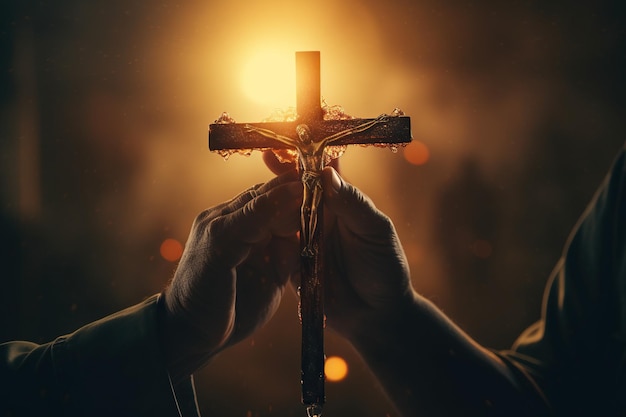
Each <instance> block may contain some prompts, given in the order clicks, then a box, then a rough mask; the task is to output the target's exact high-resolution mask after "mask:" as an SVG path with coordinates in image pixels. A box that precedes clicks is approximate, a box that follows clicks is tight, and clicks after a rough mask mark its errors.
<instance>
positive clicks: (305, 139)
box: [209, 51, 411, 417]
mask: <svg viewBox="0 0 626 417" xmlns="http://www.w3.org/2000/svg"><path fill="white" fill-rule="evenodd" d="M296 112H297V119H296V120H295V121H293V122H266V123H245V124H240V123H234V122H232V120H230V121H227V122H224V120H221V121H220V122H219V123H217V122H216V123H214V124H211V125H210V126H209V149H211V150H213V151H221V152H225V151H226V152H229V151H237V150H244V149H245V150H251V149H291V150H295V151H296V152H297V155H298V168H299V171H300V174H301V179H302V184H303V187H304V193H303V201H302V208H301V213H300V220H301V226H300V227H301V230H300V248H301V255H300V265H301V266H300V288H299V294H300V305H299V309H300V317H301V323H302V375H301V376H302V379H301V383H302V403H303V404H304V405H305V406H306V408H307V413H308V415H309V417H313V416H315V417H319V416H320V415H321V413H322V406H323V404H324V402H325V394H324V298H323V295H324V288H323V282H324V255H325V254H324V250H323V236H322V233H323V227H322V225H323V218H322V215H323V210H322V209H321V208H322V204H323V202H322V184H321V178H320V174H321V171H322V169H323V168H324V166H325V165H326V164H327V162H328V161H329V160H330V158H329V157H328V156H327V154H326V151H327V150H328V147H330V146H344V145H351V144H363V145H366V144H371V145H387V146H389V145H391V146H397V145H398V144H403V143H407V142H410V141H411V121H410V118H409V117H405V116H403V115H402V113H401V112H397V111H394V113H393V114H392V115H387V114H382V115H380V116H379V117H377V118H375V119H342V120H327V119H326V118H325V117H324V111H323V109H322V106H321V95H320V53H319V52H318V51H314V52H296Z"/></svg>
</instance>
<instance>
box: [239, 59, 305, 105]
mask: <svg viewBox="0 0 626 417" xmlns="http://www.w3.org/2000/svg"><path fill="white" fill-rule="evenodd" d="M241 87H242V89H243V92H244V93H245V94H246V96H248V98H250V99H251V100H253V101H255V102H256V103H259V104H263V105H264V106H267V107H268V108H270V109H271V108H287V107H290V106H291V107H293V106H295V104H296V74H295V55H294V52H293V51H292V50H289V49H285V50H279V49H271V48H260V49H257V50H255V51H254V52H253V53H252V54H251V55H250V56H249V57H248V58H247V61H246V62H245V63H244V66H243V69H242V71H241Z"/></svg>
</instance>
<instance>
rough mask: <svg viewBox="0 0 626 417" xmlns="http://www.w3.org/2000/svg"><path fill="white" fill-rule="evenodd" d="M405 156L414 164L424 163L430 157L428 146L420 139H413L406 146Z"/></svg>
mask: <svg viewBox="0 0 626 417" xmlns="http://www.w3.org/2000/svg"><path fill="white" fill-rule="evenodd" d="M404 158H405V159H406V160H407V161H408V162H409V163H410V164H413V165H424V164H425V163H426V162H428V160H429V159H430V151H429V150H428V147H427V146H426V145H425V144H424V143H423V142H420V141H419V140H413V141H412V142H411V143H409V144H408V145H407V146H406V147H405V148H404Z"/></svg>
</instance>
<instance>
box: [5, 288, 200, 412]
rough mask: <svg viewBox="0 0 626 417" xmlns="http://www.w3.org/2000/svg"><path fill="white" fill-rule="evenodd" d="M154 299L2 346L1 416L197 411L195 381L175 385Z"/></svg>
mask: <svg viewBox="0 0 626 417" xmlns="http://www.w3.org/2000/svg"><path fill="white" fill-rule="evenodd" d="M157 299H158V296H154V297H151V298H150V299H148V300H146V301H144V302H143V303H141V304H138V305H136V306H133V307H130V308H128V309H126V310H123V311H121V312H119V313H116V314H113V315H111V316H108V317H106V318H104V319H101V320H98V321H96V322H94V323H91V324H88V325H86V326H84V327H82V328H80V329H79V330H77V331H76V332H74V333H72V334H70V335H67V336H63V337H59V338H58V339H57V340H55V341H54V342H50V343H47V344H44V345H36V344H34V343H29V342H9V343H4V344H2V345H0V416H1V417H4V416H16V417H17V416H38V417H43V416H76V417H78V416H80V417H88V416H151V417H160V416H163V417H176V416H179V415H181V414H182V415H183V416H185V417H187V416H189V415H191V416H197V415H198V412H197V406H196V404H195V395H194V392H193V381H192V380H191V379H190V378H188V379H186V380H185V381H183V382H182V383H180V384H179V385H178V386H177V387H175V389H174V387H172V386H171V382H170V379H169V376H168V374H167V370H166V368H165V365H164V361H163V358H162V356H161V352H160V348H159V343H158V331H157V314H158V303H157ZM181 410H182V413H181Z"/></svg>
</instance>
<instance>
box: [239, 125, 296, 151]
mask: <svg viewBox="0 0 626 417" xmlns="http://www.w3.org/2000/svg"><path fill="white" fill-rule="evenodd" d="M245 128H246V131H248V132H256V133H258V134H259V135H263V136H265V137H266V138H270V139H274V140H277V141H278V142H280V143H284V144H285V145H288V146H291V147H294V148H297V147H298V143H297V142H296V140H295V139H292V138H288V137H287V136H283V135H279V134H278V133H276V132H273V131H271V130H269V129H264V128H262V127H257V126H252V125H249V124H247V125H246V126H245Z"/></svg>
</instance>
